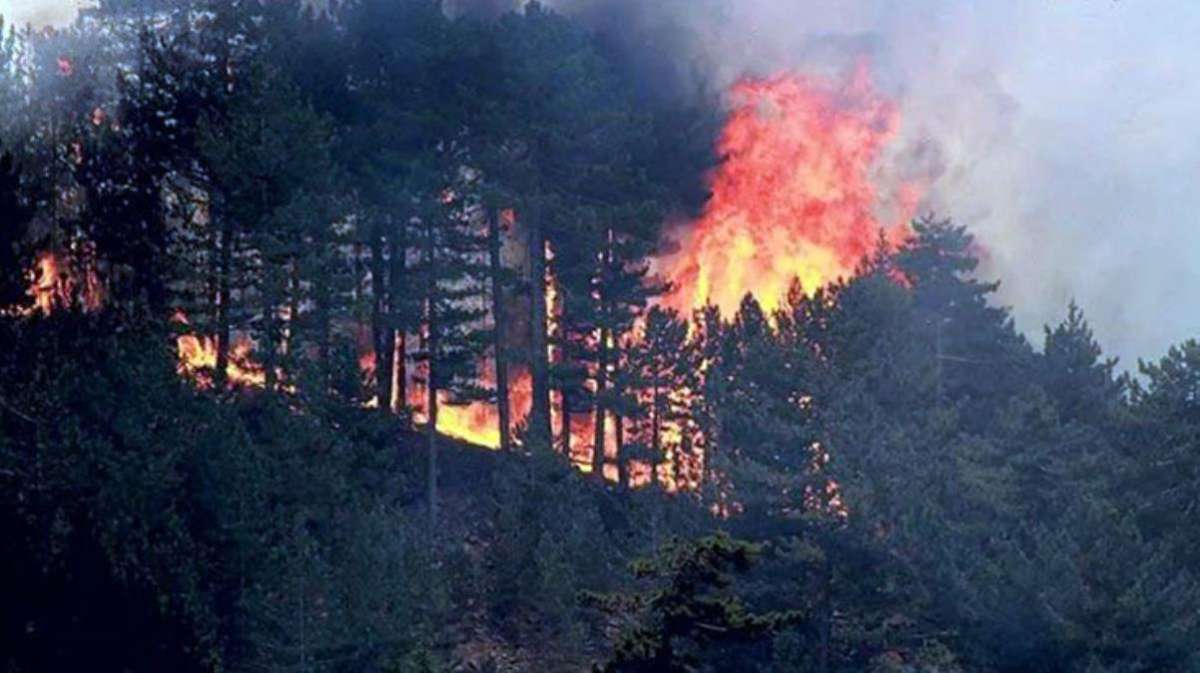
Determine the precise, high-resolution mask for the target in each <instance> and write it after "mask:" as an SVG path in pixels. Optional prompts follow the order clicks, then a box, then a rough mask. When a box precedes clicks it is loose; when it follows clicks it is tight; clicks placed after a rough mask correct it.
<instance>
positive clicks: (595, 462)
mask: <svg viewBox="0 0 1200 673" xmlns="http://www.w3.org/2000/svg"><path fill="white" fill-rule="evenodd" d="M608 334H609V331H608V328H607V327H602V328H600V344H599V345H600V348H599V352H598V353H597V358H596V359H597V362H596V400H595V411H594V413H595V416H596V421H595V425H596V433H595V439H594V441H595V447H596V448H595V450H594V451H593V452H592V469H593V470H595V471H596V473H597V474H600V475H603V474H604V460H605V457H606V456H605V455H604V448H605V446H604V445H605V441H604V439H605V437H604V436H605V434H607V428H606V427H605V423H606V421H607V416H608V409H607V405H606V403H605V396H606V394H607V392H608V338H609V337H608Z"/></svg>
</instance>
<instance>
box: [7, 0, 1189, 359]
mask: <svg viewBox="0 0 1200 673" xmlns="http://www.w3.org/2000/svg"><path fill="white" fill-rule="evenodd" d="M622 1H624V0H553V1H552V2H551V3H550V4H557V5H559V6H561V7H562V8H563V9H565V10H567V11H570V10H571V9H572V6H575V7H576V8H577V7H578V6H580V5H586V4H591V5H593V6H594V5H596V4H597V3H599V4H600V5H604V3H606V2H609V3H613V4H614V5H617V4H620V3H621V2H622ZM76 4H77V2H76V0H0V14H4V15H5V16H10V17H13V18H15V19H16V21H17V22H22V23H23V22H25V21H32V22H35V23H40V22H47V21H50V22H55V21H57V22H62V21H64V20H67V19H68V18H69V16H70V15H71V13H72V11H73V9H74V7H75V6H76ZM627 4H629V5H630V6H636V7H640V8H641V9H637V10H632V11H636V12H638V13H639V14H641V16H639V17H638V18H637V20H639V21H643V22H645V21H655V20H663V18H664V17H666V16H668V15H670V16H671V18H672V19H674V20H676V21H683V22H686V23H689V24H690V25H691V27H692V33H691V34H692V36H693V37H692V40H693V44H690V45H688V46H687V47H686V49H687V51H688V53H687V55H686V59H687V60H688V62H689V63H692V64H694V67H696V68H697V69H699V70H700V71H701V72H702V73H703V76H704V77H706V78H711V79H713V80H716V81H726V82H728V81H732V80H733V79H734V78H736V77H738V76H740V75H741V74H744V73H746V72H751V73H758V74H770V73H772V72H775V71H779V70H783V69H789V68H790V69H798V70H805V69H809V68H812V67H813V64H814V62H815V61H819V60H822V59H826V58H827V57H828V53H829V52H830V51H832V52H844V53H845V54H846V55H847V56H851V55H852V56H854V57H858V56H862V55H866V56H868V57H869V59H870V61H871V65H872V70H873V71H874V72H875V76H876V79H877V82H878V84H879V86H880V88H881V89H883V90H884V91H885V92H887V93H888V94H889V95H890V96H892V97H894V98H895V99H896V100H897V101H898V103H899V104H900V106H901V109H902V112H903V120H902V130H901V138H900V139H899V140H898V141H897V148H896V151H897V152H898V153H903V152H905V151H911V150H913V149H914V148H925V149H926V150H927V151H924V152H920V153H917V154H919V155H920V156H921V157H924V158H923V159H922V161H933V162H934V163H936V167H935V168H936V174H937V178H936V180H935V181H934V183H933V185H932V187H931V190H930V194H929V197H928V199H927V201H926V203H925V207H926V208H929V209H934V210H936V211H937V213H938V214H940V215H946V216H950V217H953V218H954V219H955V220H956V221H958V222H961V223H963V224H967V225H968V226H969V227H970V228H971V230H972V231H973V232H974V233H975V234H976V235H977V237H978V238H979V240H980V242H981V244H982V247H983V249H984V250H985V263H984V266H983V268H982V273H983V274H984V275H987V276H989V277H995V278H1000V279H1001V280H1002V285H1001V290H1000V294H999V297H998V300H999V302H1000V303H1002V304H1005V305H1008V306H1011V307H1012V308H1013V309H1014V316H1015V319H1016V321H1017V326H1018V327H1019V328H1020V329H1021V330H1022V331H1024V332H1025V333H1026V334H1028V335H1029V336H1030V338H1031V340H1033V341H1034V343H1035V345H1040V341H1041V328H1042V325H1044V324H1046V323H1055V322H1057V321H1058V320H1060V319H1061V318H1062V317H1063V316H1064V315H1065V313H1066V306H1067V303H1068V302H1069V301H1070V300H1071V299H1072V298H1074V299H1076V300H1077V301H1078V303H1079V304H1080V306H1081V307H1082V308H1083V310H1084V312H1085V314H1086V315H1087V317H1088V319H1089V321H1090V322H1091V323H1092V325H1093V327H1094V328H1095V330H1096V333H1097V336H1098V338H1099V340H1100V342H1101V344H1102V345H1103V346H1104V348H1105V350H1106V351H1107V352H1109V353H1111V354H1115V355H1118V356H1120V357H1121V358H1122V361H1123V363H1122V366H1123V367H1132V366H1134V364H1135V363H1136V359H1137V358H1138V357H1148V358H1152V357H1159V356H1161V355H1162V354H1164V353H1165V351H1166V349H1167V348H1168V347H1169V346H1170V345H1171V344H1173V343H1178V342H1180V341H1182V340H1184V339H1187V338H1190V337H1197V338H1200V226H1198V225H1200V222H1197V220H1198V218H1200V132H1197V131H1198V130H1200V40H1197V39H1196V36H1197V35H1200V2H1195V0H1136V1H1135V0H1005V1H1003V2H1000V1H990V0H988V1H985V0H904V1H903V2H901V1H899V0H652V1H649V2H647V1H646V0H641V1H640V2H636V3H627ZM717 6H720V7H721V8H722V9H721V10H720V11H710V10H711V8H713V7H717ZM930 157H932V159H931V158H930Z"/></svg>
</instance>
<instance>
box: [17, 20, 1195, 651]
mask: <svg viewBox="0 0 1200 673" xmlns="http://www.w3.org/2000/svg"><path fill="white" fill-rule="evenodd" d="M664 30H666V29H664ZM680 30H682V28H680ZM629 39H630V38H629V36H628V35H620V34H614V33H612V32H604V31H596V30H593V29H592V28H591V27H589V26H585V25H584V24H582V23H580V22H579V21H578V20H577V19H576V18H572V17H568V16H565V15H560V14H558V13H555V12H554V11H551V10H550V9H547V8H544V7H542V6H540V5H538V4H537V3H529V4H528V5H526V6H525V7H524V8H523V9H522V10H521V11H517V12H511V13H505V14H498V15H497V14H482V13H471V12H467V13H463V14H459V15H455V14H454V13H448V12H447V11H446V8H444V7H443V6H442V4H441V3H440V2H438V1H437V0H351V1H348V2H345V3H332V4H330V5H329V6H326V7H314V6H311V5H309V4H307V3H302V2H300V1H299V0H262V1H256V0H252V1H244V0H101V2H100V4H99V6H98V7H97V8H95V9H90V10H85V11H83V12H82V13H81V14H80V16H79V18H78V20H77V21H76V22H75V23H74V24H73V25H72V26H71V27H69V28H65V29H62V30H33V29H26V30H16V29H12V28H5V32H4V38H3V40H2V42H0V537H2V539H3V540H5V552H6V553H5V554H3V556H2V558H0V669H2V670H3V671H5V672H6V673H9V672H11V673H30V672H34V671H68V670H89V671H114V672H115V671H164V670H167V671H296V672H316V671H322V672H324V671H329V672H338V673H340V672H347V673H349V672H379V673H383V672H389V673H438V672H449V671H475V672H478V673H483V672H507V671H512V672H517V671H520V672H531V673H533V672H549V673H557V672H564V673H566V672H574V671H579V672H584V671H593V670H594V671H604V672H605V673H658V672H665V673H674V672H679V673H684V672H689V673H691V672H696V673H700V672H706V673H707V672H713V673H715V672H742V671H746V672H761V673H801V672H803V673H810V672H811V673H834V672H847V673H849V672H858V671H871V672H885V671H886V672H895V673H900V672H914V673H916V672H921V673H935V672H937V673H952V672H956V671H963V672H974V671H979V672H996V673H1007V672H1011V673H1017V672H1022V673H1025V672H1045V673H1058V672H1078V673H1125V672H1134V671H1145V672H1171V671H1180V672H1184V671H1196V670H1200V655H1198V654H1197V652H1196V650H1197V643H1200V623H1198V620H1200V613H1198V612H1197V605H1200V577H1198V576H1197V573H1200V558H1198V556H1197V555H1198V551H1197V550H1200V540H1197V534H1198V533H1197V531H1198V530H1200V529H1198V528H1197V526H1196V519H1195V516H1196V511H1197V506H1198V502H1200V476H1198V475H1200V465H1198V460H1200V342H1195V341H1187V342H1185V343H1183V344H1180V345H1179V346H1178V347H1176V348H1172V349H1171V350H1170V351H1169V352H1168V353H1167V354H1166V355H1165V356H1163V357H1162V358H1161V359H1159V360H1154V361H1147V362H1141V363H1137V364H1136V365H1133V364H1130V363H1122V364H1121V366H1118V363H1117V362H1116V361H1115V360H1113V359H1109V358H1107V357H1106V356H1105V354H1104V353H1103V351H1102V349H1101V347H1100V345H1099V344H1098V343H1097V340H1096V338H1095V336H1094V335H1093V332H1092V330H1091V328H1090V327H1089V324H1088V322H1087V320H1086V319H1085V317H1084V312H1083V310H1082V309H1080V308H1079V307H1078V306H1076V305H1075V304H1074V303H1071V304H1070V305H1069V306H1064V307H1063V313H1064V316H1063V319H1062V322H1061V323H1060V324H1058V325H1051V326H1047V327H1046V328H1045V330H1044V334H1043V335H1041V337H1040V338H1038V339H1036V340H1033V341H1034V342H1033V343H1031V340H1030V339H1029V338H1027V336H1026V335H1023V334H1022V333H1020V332H1018V331H1017V329H1016V328H1015V327H1014V324H1013V321H1012V319H1011V316H1010V312H1009V310H1008V309H1006V308H1004V307H1002V306H1001V305H1000V304H999V302H998V301H997V300H996V299H995V293H996V290H997V288H998V283H997V282H996V281H995V280H994V279H991V278H987V277H984V276H983V274H981V273H979V270H978V265H979V261H980V257H981V255H982V254H984V251H985V250H986V241H978V240H976V239H975V238H974V237H973V236H972V234H971V233H970V230H969V225H970V223H969V222H967V223H959V222H956V221H953V220H951V219H943V216H941V215H932V214H928V215H926V214H921V212H920V211H919V210H918V207H917V206H918V204H919V201H920V193H919V181H917V180H914V181H913V182H912V184H907V183H906V184H905V185H902V186H901V187H902V188H903V189H899V188H898V189H897V190H896V191H897V193H899V194H900V196H899V197H898V198H897V199H896V201H897V203H899V204H900V205H898V206H896V207H895V209H894V210H895V211H896V212H898V213H899V216H898V218H896V217H893V218H885V217H883V216H879V215H876V214H875V213H874V212H873V210H872V208H873V207H875V206H879V205H880V204H881V203H883V200H884V199H883V196H881V195H878V194H876V193H875V190H874V188H873V187H872V186H871V184H870V180H869V179H868V178H869V176H870V171H869V169H870V168H871V166H872V164H873V162H874V161H876V160H877V159H878V157H879V156H880V153H881V152H882V148H883V147H884V146H885V145H886V143H887V141H888V139H889V138H890V137H891V135H890V134H891V133H892V132H893V131H894V129H895V127H896V125H897V124H899V123H900V121H899V120H898V118H897V114H896V110H895V109H894V108H893V107H891V106H889V105H888V104H887V102H886V100H884V99H883V97H882V96H881V95H880V94H878V93H876V92H875V90H874V89H873V88H872V86H871V83H870V81H869V73H867V72H866V71H865V70H863V69H861V68H860V69H858V70H854V71H852V72H850V73H848V74H847V75H846V77H847V80H846V83H844V84H830V85H828V86H827V85H825V84H822V83H821V81H819V80H817V79H814V78H806V77H803V76H794V77H788V76H780V77H779V78H776V79H774V80H764V81H751V80H747V81H744V82H742V83H741V84H740V85H739V87H738V88H737V89H736V90H735V91H734V92H733V94H732V95H733V98H732V102H730V100H725V99H723V96H724V93H725V92H721V91H699V92H688V93H687V94H686V95H675V94H667V93H663V92H661V91H649V90H648V88H647V86H646V80H645V79H644V77H643V74H642V73H639V72H638V71H637V69H636V67H635V65H633V64H631V63H630V61H629V60H628V59H626V58H623V53H624V52H622V49H623V48H624V47H623V45H624V44H625V43H626V42H627V41H628V40H629ZM764 108H769V109H770V114H766V113H763V109H764ZM785 124H786V126H785ZM821 134H824V135H821ZM815 135H820V138H816V137H815ZM851 144H853V146H852V147H851ZM814 157H815V158H814ZM826 159H829V160H826ZM806 162H807V163H806ZM814 185H820V188H819V190H818V188H817V187H814ZM884 205H888V204H884ZM892 205H895V204H892ZM951 215H952V214H951ZM680 222H691V223H692V225H691V229H689V230H688V231H689V232H690V233H688V234H687V235H684V236H679V235H678V229H679V228H680V225H679V223H680ZM738 226H740V227H742V229H737V228H736V227H738ZM771 255H774V257H771ZM739 301H740V303H738V302H739ZM1126 364H1129V366H1128V367H1126V366H1125V365H1126Z"/></svg>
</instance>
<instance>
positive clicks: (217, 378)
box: [213, 217, 234, 390]
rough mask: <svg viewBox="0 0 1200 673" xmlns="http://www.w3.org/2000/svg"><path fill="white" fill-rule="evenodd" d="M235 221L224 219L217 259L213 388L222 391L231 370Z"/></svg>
mask: <svg viewBox="0 0 1200 673" xmlns="http://www.w3.org/2000/svg"><path fill="white" fill-rule="evenodd" d="M233 235H234V230H233V220H232V219H231V218H228V217H226V218H224V223H223V226H222V227H221V249H220V251H219V254H218V257H217V295H216V303H217V306H216V313H217V364H216V371H214V372H213V388H215V389H217V390H220V389H221V388H223V387H225V380H226V377H227V376H228V371H227V370H228V369H229V339H230V334H231V332H232V329H231V327H230V315H229V313H230V308H231V306H230V303H231V300H230V297H229V286H230V282H231V278H230V275H231V274H232V273H233Z"/></svg>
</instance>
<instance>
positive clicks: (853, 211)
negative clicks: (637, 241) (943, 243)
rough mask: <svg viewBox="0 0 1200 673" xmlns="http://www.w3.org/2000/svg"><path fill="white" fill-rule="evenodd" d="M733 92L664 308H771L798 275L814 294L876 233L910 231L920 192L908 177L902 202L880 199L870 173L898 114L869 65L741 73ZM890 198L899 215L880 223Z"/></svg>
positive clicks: (669, 271) (667, 262)
mask: <svg viewBox="0 0 1200 673" xmlns="http://www.w3.org/2000/svg"><path fill="white" fill-rule="evenodd" d="M731 99H732V102H733V109H732V111H731V113H730V117H729V121H728V123H727V124H726V126H725V129H724V131H723V133H722V135H721V138H720V140H719V144H718V150H719V153H720V156H721V157H722V163H721V165H720V167H719V168H717V169H716V171H715V172H714V173H713V175H712V178H711V181H712V197H711V199H710V200H709V202H708V204H707V205H706V207H705V210H704V213H703V215H702V216H701V217H700V219H699V220H698V221H696V222H694V223H693V224H692V226H691V227H689V228H688V230H687V232H686V233H685V234H684V235H683V236H682V238H681V239H680V240H679V243H680V246H681V247H680V249H679V252H677V253H674V254H672V255H669V256H666V257H665V258H664V259H661V260H659V265H658V267H659V270H660V272H661V273H663V275H664V277H665V278H667V279H669V280H670V281H672V283H673V285H674V288H673V290H672V293H671V294H670V295H669V296H667V297H666V298H665V300H664V303H665V304H666V305H668V306H670V307H671V308H674V309H676V310H679V311H681V312H682V313H684V314H685V315H686V314H689V313H690V312H691V311H692V310H694V309H698V308H702V307H704V306H706V305H709V304H712V305H716V306H717V307H719V308H720V309H721V312H722V313H723V314H724V315H731V314H732V313H733V312H735V311H736V310H737V307H738V304H739V303H740V302H741V300H742V297H743V296H745V294H746V293H751V294H753V295H755V297H756V298H757V299H758V301H759V303H760V304H762V306H763V308H764V309H766V310H767V311H771V310H773V309H775V308H777V307H778V305H779V303H780V301H781V299H782V298H783V297H784V296H785V294H786V292H787V289H788V287H789V285H790V284H791V282H792V281H793V279H795V278H799V279H800V281H801V283H802V284H803V286H804V288H805V289H806V290H807V291H812V290H814V289H816V288H818V287H821V286H822V285H825V284H827V283H829V282H832V281H834V280H836V279H838V278H839V277H845V276H849V275H850V274H852V273H853V272H854V269H855V266H856V265H857V264H858V262H859V261H860V260H861V259H862V258H863V257H864V256H865V255H868V254H869V253H871V252H872V251H873V250H874V249H875V247H876V243H877V241H878V240H879V234H880V230H881V229H888V230H890V231H888V232H887V233H888V237H889V239H890V240H891V241H892V242H893V243H896V242H898V241H900V240H902V239H903V238H905V237H906V236H907V234H908V229H907V224H906V223H907V222H908V220H909V218H910V217H911V216H912V215H913V211H914V210H915V205H916V197H917V194H918V191H919V190H918V188H917V186H916V185H901V186H899V190H898V191H899V192H900V194H901V197H900V200H901V201H902V203H899V204H883V203H881V199H880V198H879V195H878V192H877V189H876V185H875V184H874V181H873V177H874V176H873V173H874V171H875V169H876V168H877V163H878V160H879V158H880V155H881V152H882V150H883V149H884V148H885V147H886V145H887V143H888V141H889V140H891V139H892V138H893V137H894V136H895V134H896V131H897V128H898V126H899V113H898V109H897V107H896V105H895V104H894V103H892V102H891V101H889V100H887V99H885V98H883V97H882V96H880V95H879V94H878V93H877V92H876V91H875V90H874V88H873V86H872V84H871V79H870V75H869V72H868V70H867V68H866V65H865V64H860V66H859V67H858V68H857V69H856V70H855V71H854V74H853V75H852V76H851V77H850V78H849V79H848V80H847V81H845V82H843V83H840V84H838V83H833V82H829V81H826V80H823V79H820V78H817V77H810V76H804V75H798V74H793V73H787V74H781V75H778V76H775V77H773V78H771V79H765V80H757V79H744V80H742V81H740V82H739V83H738V84H736V85H735V86H734V87H733V90H732V92H731ZM885 205H892V206H895V207H897V208H898V209H899V211H900V218H899V220H898V221H896V222H892V223H890V224H889V223H882V222H880V221H879V217H878V212H879V210H880V209H881V207H882V206H885Z"/></svg>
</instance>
